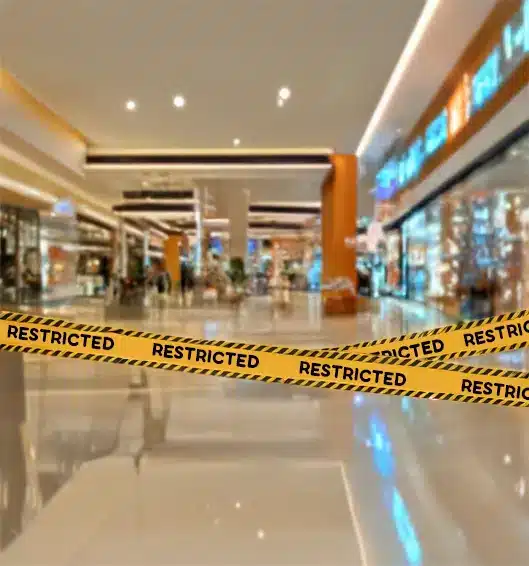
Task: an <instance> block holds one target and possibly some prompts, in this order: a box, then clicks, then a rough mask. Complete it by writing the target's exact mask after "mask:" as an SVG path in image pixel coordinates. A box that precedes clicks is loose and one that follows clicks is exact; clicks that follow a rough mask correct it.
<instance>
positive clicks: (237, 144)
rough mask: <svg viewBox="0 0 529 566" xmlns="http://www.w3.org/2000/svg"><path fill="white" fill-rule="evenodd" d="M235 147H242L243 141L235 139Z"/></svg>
mask: <svg viewBox="0 0 529 566" xmlns="http://www.w3.org/2000/svg"><path fill="white" fill-rule="evenodd" d="M233 145H234V146H235V147H237V146H239V145H241V140H240V139H239V138H233Z"/></svg>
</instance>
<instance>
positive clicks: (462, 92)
mask: <svg viewBox="0 0 529 566" xmlns="http://www.w3.org/2000/svg"><path fill="white" fill-rule="evenodd" d="M528 54H529V0H523V2H522V3H521V6H520V10H519V11H518V12H517V13H516V14H515V16H514V17H513V18H512V19H511V20H510V21H509V22H508V23H507V24H506V26H505V27H504V29H503V31H502V37H501V42H500V43H499V44H498V45H496V46H495V47H494V49H493V50H492V51H491V53H490V54H489V55H488V57H487V58H486V59H485V61H484V62H483V64H482V65H481V66H480V67H479V69H478V70H477V71H476V73H475V74H474V76H472V77H470V76H469V75H467V74H466V75H464V77H463V78H462V79H461V82H460V84H459V85H458V86H457V88H456V90H455V91H454V93H453V95H452V97H451V98H450V100H449V101H448V103H447V106H446V107H445V108H443V110H442V111H441V112H440V113H439V115H438V116H437V117H436V118H434V120H432V122H431V123H430V124H429V125H428V126H427V127H426V129H425V131H424V135H423V136H418V137H417V138H415V140H414V141H413V142H412V143H411V144H410V146H409V147H408V148H406V149H405V151H403V152H402V153H400V154H398V155H394V156H392V157H391V158H390V159H389V160H388V161H387V162H386V163H385V164H384V166H383V167H382V168H381V169H380V170H379V172H378V173H377V175H376V191H375V192H376V198H377V199H378V200H387V199H390V198H391V197H392V196H393V195H394V194H395V192H397V191H398V190H402V189H403V188H405V187H406V186H407V185H408V184H409V183H410V182H412V181H413V180H415V179H416V178H417V177H418V176H419V175H420V173H421V170H422V168H423V166H424V164H425V163H426V162H427V161H428V160H429V159H430V158H431V157H432V156H433V155H434V154H436V153H437V152H438V151H439V150H440V149H441V148H442V147H443V146H444V145H445V144H446V143H447V141H448V140H449V139H452V138H453V137H454V136H456V135H457V134H458V133H459V131H460V130H461V129H462V128H463V126H464V125H465V124H466V123H467V122H468V121H469V119H470V116H471V114H474V113H475V112H477V111H479V110H480V109H481V108H483V107H484V106H485V105H486V104H487V103H488V102H489V101H490V100H491V99H492V98H493V97H494V95H495V94H496V93H497V92H498V90H499V88H500V87H501V85H502V84H503V82H504V81H505V80H506V79H507V78H508V76H509V75H510V74H511V73H512V72H513V71H514V70H515V69H516V68H517V67H519V65H520V64H521V63H522V61H523V60H524V59H525V58H526V57H527V56H528Z"/></svg>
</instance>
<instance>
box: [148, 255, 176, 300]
mask: <svg viewBox="0 0 529 566" xmlns="http://www.w3.org/2000/svg"><path fill="white" fill-rule="evenodd" d="M152 281H153V286H154V295H153V298H154V301H155V303H156V306H157V307H158V308H159V309H163V308H164V307H166V306H167V304H168V302H169V295H170V294H171V289H172V280H171V276H170V275H169V272H168V271H167V269H166V267H165V262H163V261H160V262H158V263H157V264H156V266H155V268H154V272H153V278H152Z"/></svg>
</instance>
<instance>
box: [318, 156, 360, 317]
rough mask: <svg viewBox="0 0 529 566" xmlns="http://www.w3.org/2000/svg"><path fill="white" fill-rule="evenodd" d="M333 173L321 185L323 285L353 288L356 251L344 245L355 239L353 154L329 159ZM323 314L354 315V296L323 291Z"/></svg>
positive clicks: (355, 186)
mask: <svg viewBox="0 0 529 566" xmlns="http://www.w3.org/2000/svg"><path fill="white" fill-rule="evenodd" d="M331 161H332V165H333V170H332V174H330V175H329V176H328V177H327V178H326V179H325V182H324V183H323V186H322V210H321V233H322V234H321V239H322V259H323V270H322V283H323V285H324V286H325V285H326V284H330V283H332V281H333V280H336V279H337V278H344V279H348V280H350V281H351V282H352V283H353V285H354V287H355V289H356V250H355V248H354V247H350V246H347V245H346V241H347V240H351V239H354V238H355V237H356V189H357V160H356V156H355V155H344V154H336V155H333V156H332V157H331ZM322 298H323V311H324V314H326V315H333V314H353V313H354V312H356V298H355V294H354V293H353V292H351V290H349V289H341V290H326V289H325V287H324V289H323V291H322Z"/></svg>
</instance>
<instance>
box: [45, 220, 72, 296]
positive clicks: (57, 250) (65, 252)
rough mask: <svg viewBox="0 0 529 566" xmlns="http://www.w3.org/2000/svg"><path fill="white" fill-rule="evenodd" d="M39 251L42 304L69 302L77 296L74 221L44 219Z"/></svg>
mask: <svg viewBox="0 0 529 566" xmlns="http://www.w3.org/2000/svg"><path fill="white" fill-rule="evenodd" d="M40 250H41V257H42V265H41V274H42V300H43V301H44V302H56V301H68V300H71V299H73V298H75V297H76V296H77V295H78V290H77V264H78V253H79V233H78V229H77V220H76V219H75V217H73V218H71V217H67V216H65V217H61V216H55V215H51V214H50V215H43V216H42V219H41V241H40Z"/></svg>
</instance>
